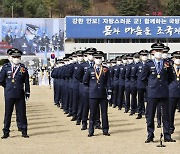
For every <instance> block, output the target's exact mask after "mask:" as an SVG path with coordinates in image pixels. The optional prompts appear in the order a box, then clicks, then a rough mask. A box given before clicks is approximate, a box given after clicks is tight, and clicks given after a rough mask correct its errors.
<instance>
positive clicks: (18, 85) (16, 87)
mask: <svg viewBox="0 0 180 154" xmlns="http://www.w3.org/2000/svg"><path fill="white" fill-rule="evenodd" d="M9 55H11V56H12V62H13V64H11V63H8V64H5V65H4V66H3V68H2V70H1V72H0V84H1V85H2V86H3V87H4V94H5V117H4V128H3V133H4V135H3V136H2V137H1V138H2V139H5V138H8V137H9V133H10V130H9V128H10V125H11V116H12V112H13V108H14V105H15V107H16V110H17V112H18V114H19V121H20V124H21V130H22V137H24V138H28V137H29V136H28V135H27V118H26V104H25V98H26V99H28V98H29V97H30V86H29V74H28V71H27V69H26V68H25V67H24V65H23V64H21V63H20V60H21V55H22V52H21V51H19V50H17V49H16V50H13V49H12V50H11V51H9ZM24 85H25V89H24Z"/></svg>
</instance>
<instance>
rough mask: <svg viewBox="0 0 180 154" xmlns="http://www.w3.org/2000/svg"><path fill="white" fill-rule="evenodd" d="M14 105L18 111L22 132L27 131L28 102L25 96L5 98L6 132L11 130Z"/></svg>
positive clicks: (4, 129)
mask: <svg viewBox="0 0 180 154" xmlns="http://www.w3.org/2000/svg"><path fill="white" fill-rule="evenodd" d="M14 106H15V107H16V112H17V113H18V121H19V123H20V126H21V129H22V132H27V117H26V104H25V99H24V98H5V115H4V128H3V132H4V134H8V133H9V132H10V130H9V128H10V126H11V117H12V113H13V109H14Z"/></svg>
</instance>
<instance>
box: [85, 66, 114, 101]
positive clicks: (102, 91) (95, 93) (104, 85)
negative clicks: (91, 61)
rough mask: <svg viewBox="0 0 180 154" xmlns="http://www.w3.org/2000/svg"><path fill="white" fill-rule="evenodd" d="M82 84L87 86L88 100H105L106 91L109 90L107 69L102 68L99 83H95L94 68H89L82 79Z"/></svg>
mask: <svg viewBox="0 0 180 154" xmlns="http://www.w3.org/2000/svg"><path fill="white" fill-rule="evenodd" d="M83 83H84V84H86V85H88V86H89V98H107V90H108V89H109V90H110V89H111V87H110V85H111V83H110V74H109V70H108V68H106V67H103V72H102V75H101V76H100V79H99V83H97V79H96V74H95V70H94V68H89V69H88V70H87V72H86V74H85V75H84V77H83Z"/></svg>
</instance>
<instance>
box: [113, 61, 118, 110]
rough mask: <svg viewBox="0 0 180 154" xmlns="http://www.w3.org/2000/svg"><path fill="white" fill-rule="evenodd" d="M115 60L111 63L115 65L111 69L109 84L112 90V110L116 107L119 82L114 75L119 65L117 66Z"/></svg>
mask: <svg viewBox="0 0 180 154" xmlns="http://www.w3.org/2000/svg"><path fill="white" fill-rule="evenodd" d="M117 58H118V57H117ZM117 58H116V59H115V60H113V61H112V62H114V63H115V66H113V67H112V69H111V78H112V83H111V84H112V89H113V93H112V102H113V108H116V106H117V105H118V92H119V81H118V78H117V77H116V75H115V74H116V72H117V70H118V68H119V65H117Z"/></svg>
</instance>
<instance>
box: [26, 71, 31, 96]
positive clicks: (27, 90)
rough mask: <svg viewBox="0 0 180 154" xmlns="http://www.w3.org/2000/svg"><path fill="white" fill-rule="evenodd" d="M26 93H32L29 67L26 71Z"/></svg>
mask: <svg viewBox="0 0 180 154" xmlns="http://www.w3.org/2000/svg"><path fill="white" fill-rule="evenodd" d="M25 93H30V85H29V73H28V70H27V69H26V71H25Z"/></svg>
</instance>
